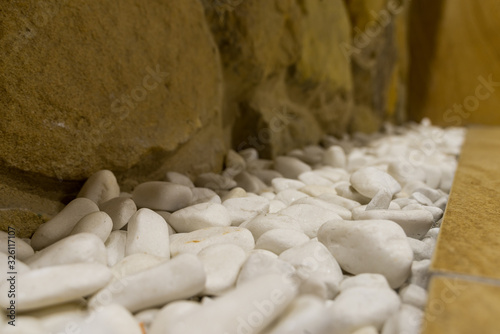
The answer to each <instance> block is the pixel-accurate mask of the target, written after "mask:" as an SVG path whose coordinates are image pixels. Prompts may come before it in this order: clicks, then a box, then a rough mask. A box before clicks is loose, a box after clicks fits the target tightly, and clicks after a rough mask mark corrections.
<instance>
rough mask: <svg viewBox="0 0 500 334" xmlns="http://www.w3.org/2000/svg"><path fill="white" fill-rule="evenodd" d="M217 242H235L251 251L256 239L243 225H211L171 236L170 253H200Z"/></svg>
mask: <svg viewBox="0 0 500 334" xmlns="http://www.w3.org/2000/svg"><path fill="white" fill-rule="evenodd" d="M215 244H234V245H236V246H239V247H241V248H243V250H245V251H250V250H252V249H253V248H254V246H255V241H254V238H253V236H252V233H250V231H249V230H247V229H246V228H241V227H232V226H228V227H209V228H205V229H202V230H197V231H193V232H190V233H177V234H174V235H171V236H170V254H171V255H172V256H177V255H178V254H181V253H191V254H198V253H199V252H200V251H201V250H202V249H204V248H206V247H208V246H210V245H215Z"/></svg>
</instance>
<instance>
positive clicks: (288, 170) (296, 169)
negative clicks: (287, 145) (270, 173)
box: [274, 156, 311, 179]
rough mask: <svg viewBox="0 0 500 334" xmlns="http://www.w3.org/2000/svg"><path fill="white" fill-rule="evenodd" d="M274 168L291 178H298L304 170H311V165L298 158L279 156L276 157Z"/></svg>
mask: <svg viewBox="0 0 500 334" xmlns="http://www.w3.org/2000/svg"><path fill="white" fill-rule="evenodd" d="M274 169H276V170H277V171H278V172H279V173H280V174H281V175H283V176H284V177H286V178H289V179H297V178H298V176H299V175H300V174H302V173H304V172H308V171H311V167H310V166H309V165H308V164H306V163H304V162H302V161H300V160H299V159H297V158H293V157H286V156H279V157H276V158H275V159H274Z"/></svg>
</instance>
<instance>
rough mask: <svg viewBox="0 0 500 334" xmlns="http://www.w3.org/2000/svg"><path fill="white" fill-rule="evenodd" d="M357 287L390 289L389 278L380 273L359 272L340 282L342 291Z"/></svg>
mask: <svg viewBox="0 0 500 334" xmlns="http://www.w3.org/2000/svg"><path fill="white" fill-rule="evenodd" d="M357 287H366V288H386V289H390V287H389V283H388V282H387V279H386V278H385V276H384V275H380V274H359V275H356V276H351V277H348V278H345V279H344V280H343V281H342V282H341V283H340V290H341V291H344V290H347V289H351V288H357Z"/></svg>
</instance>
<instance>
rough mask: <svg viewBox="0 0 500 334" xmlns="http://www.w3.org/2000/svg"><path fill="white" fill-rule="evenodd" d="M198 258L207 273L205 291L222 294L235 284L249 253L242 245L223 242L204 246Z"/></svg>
mask: <svg viewBox="0 0 500 334" xmlns="http://www.w3.org/2000/svg"><path fill="white" fill-rule="evenodd" d="M198 258H199V259H200V260H201V262H202V263H203V267H204V268H205V273H206V275H207V281H206V283H205V289H204V290H203V293H204V294H207V295H220V294H222V293H224V292H225V291H227V290H229V289H230V288H232V287H233V286H234V284H235V283H236V278H237V277H238V273H239V272H240V268H241V266H242V265H243V263H244V262H245V260H246V258H247V255H246V252H245V251H244V250H243V249H242V248H241V247H238V246H236V245H232V244H222V245H212V246H208V247H206V248H204V249H203V250H201V251H200V252H199V253H198Z"/></svg>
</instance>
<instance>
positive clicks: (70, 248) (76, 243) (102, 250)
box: [26, 233, 107, 269]
mask: <svg viewBox="0 0 500 334" xmlns="http://www.w3.org/2000/svg"><path fill="white" fill-rule="evenodd" d="M80 262H96V263H101V264H106V263H107V258H106V247H105V246H104V243H103V242H102V240H101V239H99V237H97V236H96V235H95V234H90V233H79V234H75V235H72V236H69V237H67V238H64V239H62V240H59V241H58V242H56V243H54V244H52V245H50V246H49V247H47V248H44V249H42V250H41V251H39V252H37V253H35V255H33V256H31V257H29V258H27V259H26V264H27V265H29V266H30V268H32V269H36V268H42V267H51V266H58V265H62V264H71V263H80Z"/></svg>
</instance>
